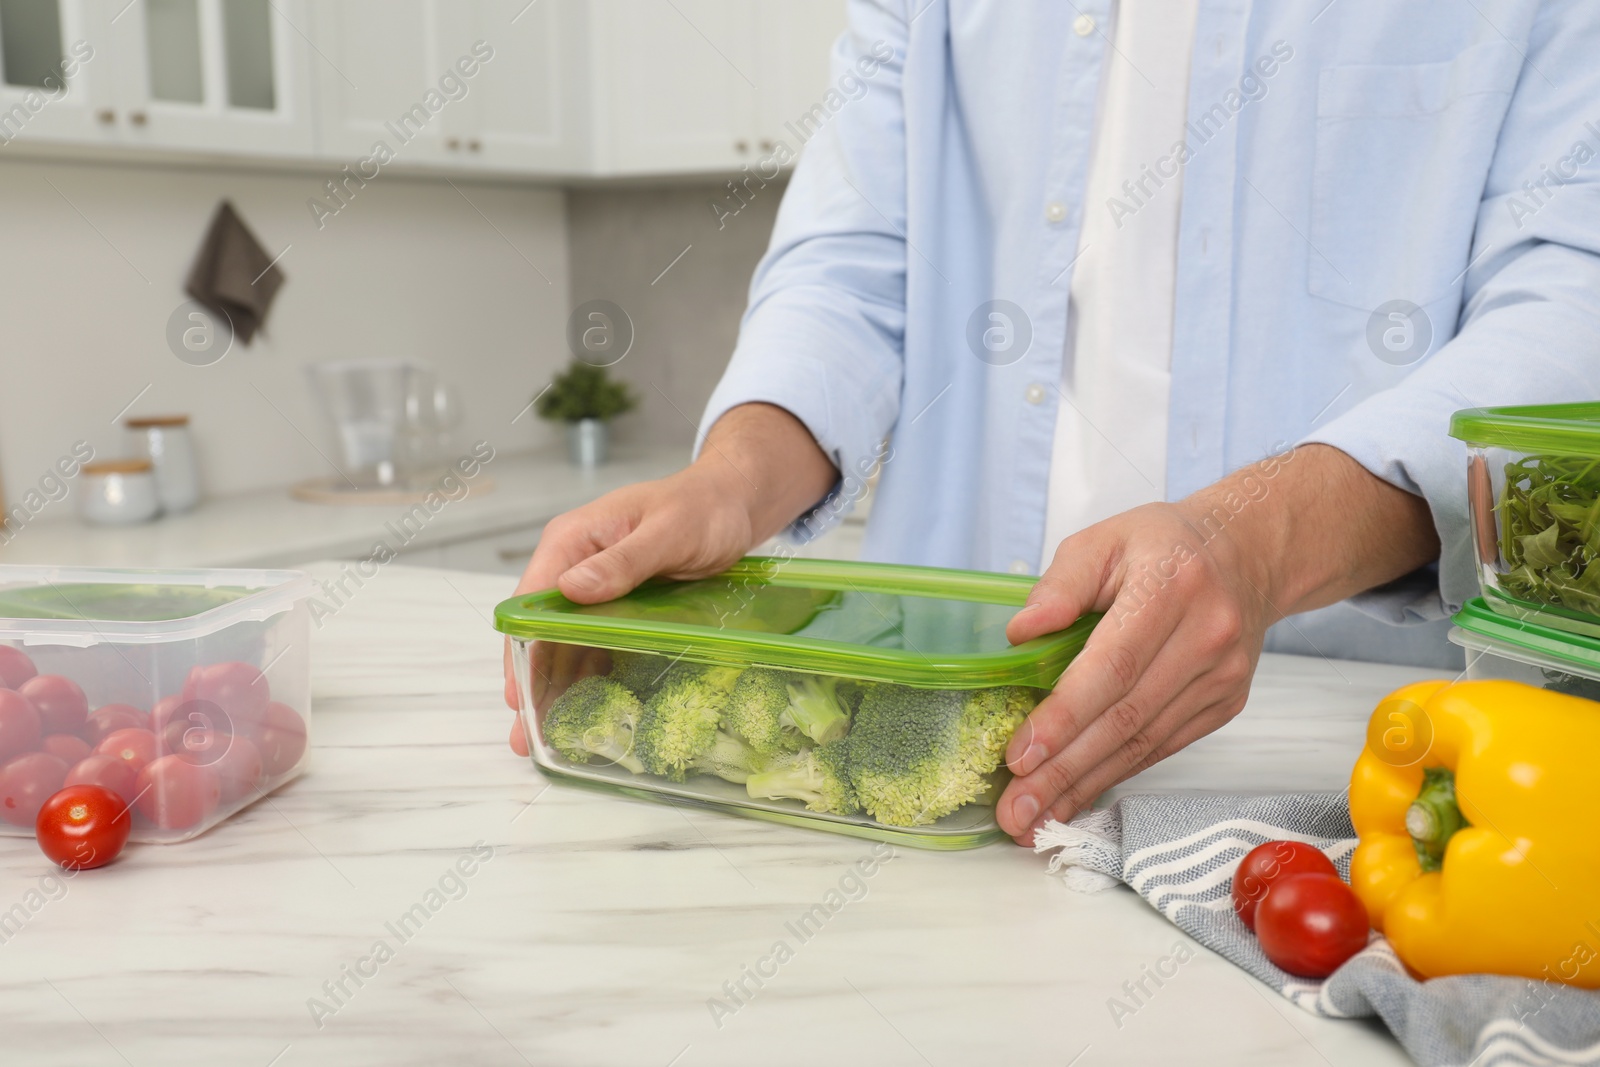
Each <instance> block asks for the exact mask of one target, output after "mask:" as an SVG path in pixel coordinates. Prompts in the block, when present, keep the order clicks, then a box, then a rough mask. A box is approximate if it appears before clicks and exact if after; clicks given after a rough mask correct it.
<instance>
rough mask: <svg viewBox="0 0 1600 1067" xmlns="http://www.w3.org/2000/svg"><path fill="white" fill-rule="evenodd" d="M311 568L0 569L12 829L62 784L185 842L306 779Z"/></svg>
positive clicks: (1, 810)
mask: <svg viewBox="0 0 1600 1067" xmlns="http://www.w3.org/2000/svg"><path fill="white" fill-rule="evenodd" d="M311 589H312V586H311V579H310V578H308V577H307V576H306V575H304V574H302V573H300V572H299V571H269V570H149V571H135V570H107V569H95V568H64V567H62V568H58V567H25V566H0V833H4V834H12V835H30V836H31V835H32V834H33V832H34V826H33V822H34V817H35V815H36V814H37V812H38V810H39V806H40V805H41V804H42V803H43V802H44V801H45V800H46V799H47V798H48V797H49V796H50V795H51V794H52V793H54V792H55V791H56V790H57V789H59V788H61V786H62V785H63V784H78V783H81V782H88V783H91V784H96V785H103V786H105V787H106V788H108V789H111V791H112V792H114V793H117V794H118V795H119V796H124V799H126V800H128V801H129V802H130V804H131V806H132V809H133V817H134V818H133V835H132V839H133V840H135V841H154V842H174V841H184V840H187V839H189V838H191V837H194V836H196V835H197V834H201V833H204V832H205V831H206V830H208V829H210V828H211V827H212V826H215V825H216V824H217V823H219V822H221V821H222V820H223V819H225V818H227V817H228V816H229V815H232V814H233V813H234V812H236V811H238V810H239V809H240V808H243V807H245V806H246V805H248V804H250V803H251V802H253V801H255V800H258V799H260V798H261V797H263V796H265V795H266V794H268V793H270V792H271V791H272V790H274V789H276V788H277V787H278V786H280V785H282V784H283V783H285V782H287V781H289V780H290V779H291V778H293V777H295V776H296V775H297V774H299V773H300V771H301V770H302V769H303V768H304V766H305V755H306V750H307V730H308V724H309V721H310V714H311V656H310V652H311V649H310V636H311V627H310V613H309V611H308V607H307V603H306V602H307V598H308V597H309V596H310V594H311Z"/></svg>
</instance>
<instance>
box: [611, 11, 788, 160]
mask: <svg viewBox="0 0 1600 1067" xmlns="http://www.w3.org/2000/svg"><path fill="white" fill-rule="evenodd" d="M755 8H756V5H755V4H754V3H752V2H751V0H594V12H593V14H594V19H593V22H592V23H591V27H590V29H591V32H592V33H593V35H594V36H593V40H592V42H591V51H590V56H591V64H590V66H591V77H592V78H593V79H594V81H593V83H592V86H591V89H592V92H593V93H594V105H595V111H596V114H597V115H598V116H599V120H600V122H601V124H602V127H603V130H604V132H603V135H602V137H601V138H600V141H599V143H598V144H597V145H596V152H595V160H594V163H595V167H594V169H595V171H596V172H597V173H599V174H649V173H655V174H664V173H673V172H693V171H717V170H730V169H734V168H737V167H739V166H741V165H742V164H744V163H747V162H751V161H753V160H754V159H755V158H756V154H755V148H756V146H755V145H754V144H753V143H752V141H751V134H752V131H753V130H754V128H755V113H756V92H757V90H756V84H757V81H756V78H757V75H758V74H759V70H758V68H757V65H756V61H757V56H756V51H757V50H756V47H755V22H756V16H755Z"/></svg>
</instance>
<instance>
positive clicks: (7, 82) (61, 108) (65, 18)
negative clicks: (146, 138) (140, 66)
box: [0, 0, 115, 145]
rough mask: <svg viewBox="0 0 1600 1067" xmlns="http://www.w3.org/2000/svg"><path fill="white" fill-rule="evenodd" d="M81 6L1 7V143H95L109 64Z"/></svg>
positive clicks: (105, 114) (30, 1)
mask: <svg viewBox="0 0 1600 1067" xmlns="http://www.w3.org/2000/svg"><path fill="white" fill-rule="evenodd" d="M101 28H102V26H101V12H100V11H99V10H98V7H96V6H93V5H91V4H90V3H88V2H87V0H0V144H4V145H9V144H11V143H12V142H13V141H16V142H18V143H19V144H23V145H27V144H36V143H40V142H44V143H46V144H48V143H51V142H58V143H61V142H64V143H78V144H100V143H107V142H109V141H111V140H113V139H114V137H115V132H114V130H113V129H112V126H111V124H110V122H109V121H108V120H109V117H110V116H111V115H112V113H111V112H109V111H108V110H107V109H108V108H109V107H110V104H111V82H112V75H111V60H110V59H109V58H107V55H106V49H105V41H104V38H103V37H102V36H101V34H100V33H99V30H100V29H101Z"/></svg>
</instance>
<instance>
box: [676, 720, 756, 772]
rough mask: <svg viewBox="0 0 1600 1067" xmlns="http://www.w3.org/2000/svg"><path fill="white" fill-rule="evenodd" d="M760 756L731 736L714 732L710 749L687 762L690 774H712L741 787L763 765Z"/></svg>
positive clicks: (719, 731)
mask: <svg viewBox="0 0 1600 1067" xmlns="http://www.w3.org/2000/svg"><path fill="white" fill-rule="evenodd" d="M765 762H766V761H765V760H764V759H763V758H762V757H761V754H760V753H759V752H757V751H756V750H755V749H753V748H751V747H750V746H749V745H747V744H745V743H744V742H743V741H741V740H739V739H738V738H737V737H734V736H733V735H732V734H727V733H723V732H722V731H721V730H718V731H717V732H716V735H715V736H714V738H713V740H712V742H711V747H710V748H708V749H707V750H706V751H704V752H702V753H700V755H698V756H696V757H695V758H694V759H692V760H690V761H689V773H690V774H714V775H716V776H717V777H718V778H721V779H724V780H725V781H729V782H734V783H736V784H738V785H743V784H744V783H745V782H746V781H747V780H748V779H749V778H750V776H751V775H752V774H754V773H755V772H756V771H758V770H760V769H761V767H762V766H763V765H764V764H765Z"/></svg>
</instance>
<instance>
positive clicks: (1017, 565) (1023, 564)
mask: <svg viewBox="0 0 1600 1067" xmlns="http://www.w3.org/2000/svg"><path fill="white" fill-rule="evenodd" d="M1011 573H1012V574H1032V573H1033V568H1032V567H1030V566H1028V561H1027V560H1025V559H1014V560H1012V561H1011Z"/></svg>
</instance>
